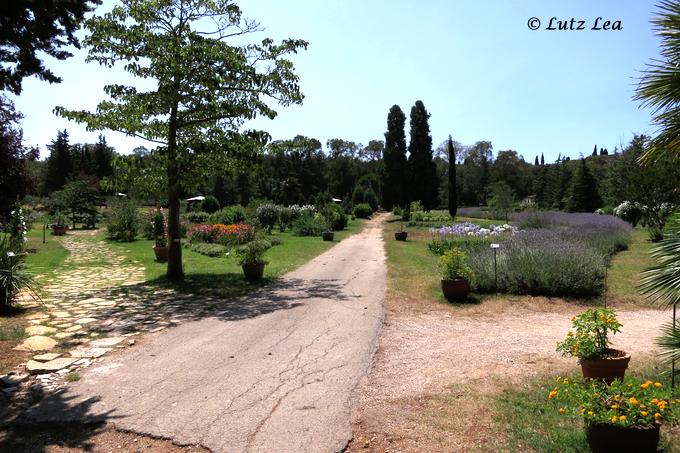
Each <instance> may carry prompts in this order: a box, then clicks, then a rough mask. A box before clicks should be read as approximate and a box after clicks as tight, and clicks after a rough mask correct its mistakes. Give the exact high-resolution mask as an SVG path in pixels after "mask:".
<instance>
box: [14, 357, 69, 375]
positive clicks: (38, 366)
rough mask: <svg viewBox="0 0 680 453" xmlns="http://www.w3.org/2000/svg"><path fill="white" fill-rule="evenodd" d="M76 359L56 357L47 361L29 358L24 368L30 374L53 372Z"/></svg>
mask: <svg viewBox="0 0 680 453" xmlns="http://www.w3.org/2000/svg"><path fill="white" fill-rule="evenodd" d="M77 360H78V359H74V358H68V357H61V358H58V359H54V360H50V361H49V362H38V361H36V360H29V361H28V363H27V364H26V369H27V370H28V371H29V372H30V373H31V374H40V373H53V372H56V371H59V370H61V369H63V368H66V367H67V366H70V365H71V364H72V363H74V362H76V361H77Z"/></svg>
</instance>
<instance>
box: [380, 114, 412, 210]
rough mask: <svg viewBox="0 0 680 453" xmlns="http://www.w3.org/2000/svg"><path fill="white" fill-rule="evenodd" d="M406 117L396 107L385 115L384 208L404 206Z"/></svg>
mask: <svg viewBox="0 0 680 453" xmlns="http://www.w3.org/2000/svg"><path fill="white" fill-rule="evenodd" d="M405 125H406V115H404V112H403V111H402V110H401V108H400V107H399V106H398V105H393V106H392V108H391V109H390V111H389V113H388V114H387V132H385V150H384V151H383V164H384V166H385V167H384V171H383V204H384V205H385V208H387V209H392V207H393V206H405V205H406V202H407V200H406V186H405V184H406V181H407V174H406V133H405V132H404V126H405Z"/></svg>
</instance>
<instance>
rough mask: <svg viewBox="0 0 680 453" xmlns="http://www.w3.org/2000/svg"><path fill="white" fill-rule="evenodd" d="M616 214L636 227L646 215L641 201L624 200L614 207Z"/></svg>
mask: <svg viewBox="0 0 680 453" xmlns="http://www.w3.org/2000/svg"><path fill="white" fill-rule="evenodd" d="M614 215H615V216H616V217H618V218H620V219H622V220H625V221H626V222H628V223H630V224H631V225H633V227H635V226H636V225H637V224H638V222H639V221H640V219H642V216H643V215H644V208H643V206H642V205H640V203H634V202H630V201H624V202H623V203H621V204H620V205H618V206H617V207H616V208H614Z"/></svg>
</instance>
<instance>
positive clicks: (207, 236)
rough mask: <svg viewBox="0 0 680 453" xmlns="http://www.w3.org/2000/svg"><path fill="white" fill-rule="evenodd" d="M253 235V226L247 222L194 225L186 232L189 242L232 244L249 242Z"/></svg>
mask: <svg viewBox="0 0 680 453" xmlns="http://www.w3.org/2000/svg"><path fill="white" fill-rule="evenodd" d="M254 237H255V227H254V226H253V225H250V224H248V223H235V224H231V225H224V224H221V223H216V224H213V225H210V224H205V223H202V224H198V225H194V226H193V227H192V228H191V229H190V230H189V231H188V232H187V238H188V239H189V242H192V243H194V242H204V243H206V244H221V245H224V246H234V245H238V244H245V243H247V242H250V241H252V240H253V238H254Z"/></svg>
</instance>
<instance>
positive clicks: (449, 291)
mask: <svg viewBox="0 0 680 453" xmlns="http://www.w3.org/2000/svg"><path fill="white" fill-rule="evenodd" d="M442 292H443V293H444V297H446V299H447V300H457V301H461V300H465V298H467V296H468V295H469V294H470V282H468V281H467V280H463V279H462V278H457V279H455V280H442Z"/></svg>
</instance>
